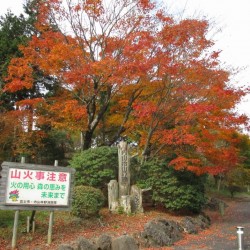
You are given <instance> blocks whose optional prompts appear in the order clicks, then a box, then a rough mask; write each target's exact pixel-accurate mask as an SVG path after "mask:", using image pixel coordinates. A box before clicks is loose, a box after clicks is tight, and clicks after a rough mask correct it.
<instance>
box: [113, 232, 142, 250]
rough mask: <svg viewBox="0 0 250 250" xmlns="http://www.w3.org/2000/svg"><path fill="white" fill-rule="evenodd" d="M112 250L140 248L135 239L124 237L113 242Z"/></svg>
mask: <svg viewBox="0 0 250 250" xmlns="http://www.w3.org/2000/svg"><path fill="white" fill-rule="evenodd" d="M112 250H139V247H138V244H137V242H136V241H135V239H134V238H133V237H131V236H129V235H122V236H120V237H118V238H116V239H114V240H113V241H112Z"/></svg>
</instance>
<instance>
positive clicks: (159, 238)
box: [142, 219, 183, 247]
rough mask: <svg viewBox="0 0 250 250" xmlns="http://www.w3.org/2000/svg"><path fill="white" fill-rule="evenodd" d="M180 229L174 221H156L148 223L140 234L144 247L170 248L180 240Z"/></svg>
mask: <svg viewBox="0 0 250 250" xmlns="http://www.w3.org/2000/svg"><path fill="white" fill-rule="evenodd" d="M182 231H183V230H182V228H181V227H180V225H179V224H177V223H176V222H174V221H168V220H165V219H156V220H152V221H150V222H148V223H147V224H146V225H145V227H144V231H143V233H142V237H143V238H144V239H145V240H146V244H145V245H146V246H149V247H151V246H152V247H163V246H170V245H172V244H173V243H174V242H176V241H178V240H180V239H181V238H182Z"/></svg>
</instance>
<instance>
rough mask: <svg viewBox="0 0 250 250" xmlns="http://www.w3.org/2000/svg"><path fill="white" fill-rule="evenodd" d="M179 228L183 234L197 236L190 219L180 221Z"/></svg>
mask: <svg viewBox="0 0 250 250" xmlns="http://www.w3.org/2000/svg"><path fill="white" fill-rule="evenodd" d="M180 224H181V226H182V228H183V229H184V232H186V233H188V234H197V233H198V229H197V226H196V224H195V220H194V219H193V218H192V217H189V216H186V217H184V219H182V221H181V223H180Z"/></svg>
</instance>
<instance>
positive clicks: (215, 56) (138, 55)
mask: <svg viewBox="0 0 250 250" xmlns="http://www.w3.org/2000/svg"><path fill="white" fill-rule="evenodd" d="M36 4H37V5H36V8H37V9H38V13H39V14H38V16H37V22H36V29H37V33H36V34H34V35H33V36H32V39H31V40H30V41H29V42H28V44H27V46H20V50H21V52H22V54H23V57H21V58H14V59H12V61H11V65H10V67H9V71H8V78H7V79H6V80H7V82H8V83H7V84H6V85H5V91H7V92H18V91H23V90H27V91H28V90H29V89H31V88H32V87H33V86H34V78H33V76H34V72H36V71H39V72H41V73H42V74H43V75H46V76H50V77H51V78H53V79H54V84H53V86H54V87H56V88H55V91H54V92H53V95H52V96H46V97H43V98H42V99H32V101H33V103H32V105H33V106H34V107H35V108H34V109H33V110H32V112H33V117H36V121H35V122H34V121H31V124H34V123H35V125H36V126H38V127H39V126H40V127H41V126H52V127H55V128H60V129H62V128H63V129H67V130H70V131H80V132H81V134H82V138H83V142H82V145H81V147H82V148H83V149H88V148H90V147H91V146H93V145H97V146H99V145H112V144H113V143H115V142H117V140H118V139H119V138H120V137H121V136H126V137H127V138H128V139H129V140H131V141H133V142H134V143H135V144H136V145H138V148H139V150H138V152H139V153H140V155H141V156H142V157H141V158H142V163H143V162H144V161H145V160H147V159H148V158H150V157H160V156H164V157H166V156H168V157H169V158H170V159H171V160H170V162H169V165H170V166H174V167H175V168H176V169H187V170H190V171H193V172H195V173H197V174H202V173H206V172H209V173H213V174H215V175H216V174H218V173H221V172H224V171H227V169H228V168H230V167H232V166H233V165H234V164H235V163H236V162H237V152H236V148H235V145H234V138H232V133H233V132H234V131H235V130H236V129H237V128H238V127H239V125H241V124H242V123H244V122H246V117H244V116H238V115H237V113H236V112H234V111H233V109H234V107H235V105H236V104H237V103H238V102H239V101H240V100H241V97H242V96H244V94H245V93H246V92H244V91H243V90H242V89H240V88H236V87H235V86H231V85H230V74H231V72H230V71H228V70H226V69H223V68H222V67H221V65H220V61H219V52H217V51H213V50H212V46H213V41H211V40H209V39H207V33H208V29H209V23H208V22H207V21H206V20H197V19H185V20H181V21H176V20H174V19H173V18H172V17H170V16H169V15H168V14H167V13H165V12H164V10H159V9H158V8H157V5H155V4H154V3H152V2H151V1H148V0H141V1H138V0H137V1H136V0H122V1H115V0H113V1H109V3H107V2H106V1H101V0H97V1H84V0H81V1H73V0H65V1H61V0H48V1H36ZM29 101H31V99H30V100H29ZM24 104H25V103H24V102H23V103H20V104H19V105H20V107H21V106H22V105H24Z"/></svg>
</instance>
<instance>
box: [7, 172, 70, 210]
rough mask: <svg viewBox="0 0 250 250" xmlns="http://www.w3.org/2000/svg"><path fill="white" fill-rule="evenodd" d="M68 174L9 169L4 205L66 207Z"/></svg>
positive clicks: (68, 185)
mask: <svg viewBox="0 0 250 250" xmlns="http://www.w3.org/2000/svg"><path fill="white" fill-rule="evenodd" d="M69 189H70V173H68V172H56V171H47V170H46V171H43V170H33V169H20V168H9V173H8V179H7V187H6V204H8V205H17V204H18V205H26V206H27V205H34V206H68V202H69V192H70V190H69Z"/></svg>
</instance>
